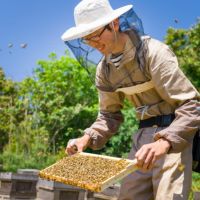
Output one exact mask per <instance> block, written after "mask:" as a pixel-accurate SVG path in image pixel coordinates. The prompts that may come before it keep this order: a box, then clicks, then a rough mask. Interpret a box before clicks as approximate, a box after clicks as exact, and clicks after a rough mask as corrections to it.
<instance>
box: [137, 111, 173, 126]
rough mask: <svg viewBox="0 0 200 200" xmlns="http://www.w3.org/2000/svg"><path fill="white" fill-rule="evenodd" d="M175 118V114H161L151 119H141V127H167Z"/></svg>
mask: <svg viewBox="0 0 200 200" xmlns="http://www.w3.org/2000/svg"><path fill="white" fill-rule="evenodd" d="M174 119H175V114H169V115H159V116H156V117H151V118H149V119H145V120H140V122H139V128H147V127H166V126H169V125H170V124H171V123H172V121H173V120H174Z"/></svg>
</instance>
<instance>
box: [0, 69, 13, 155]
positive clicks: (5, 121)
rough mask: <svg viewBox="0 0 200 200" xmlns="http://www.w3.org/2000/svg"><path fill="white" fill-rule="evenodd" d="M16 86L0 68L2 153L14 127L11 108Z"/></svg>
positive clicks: (0, 141)
mask: <svg viewBox="0 0 200 200" xmlns="http://www.w3.org/2000/svg"><path fill="white" fill-rule="evenodd" d="M15 96H16V86H15V84H14V82H13V81H11V80H8V79H6V77H5V74H4V72H3V70H2V68H1V67H0V119H1V120H0V138H1V140H0V152H2V150H3V147H4V145H5V144H6V143H7V142H8V137H9V132H10V130H11V128H12V127H11V126H12V119H13V117H12V112H11V109H10V107H11V106H14V101H15Z"/></svg>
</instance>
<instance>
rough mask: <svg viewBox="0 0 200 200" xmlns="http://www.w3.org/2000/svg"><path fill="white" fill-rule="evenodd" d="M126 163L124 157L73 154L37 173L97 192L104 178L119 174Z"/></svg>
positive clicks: (46, 177) (42, 176)
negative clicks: (111, 157) (110, 157)
mask: <svg viewBox="0 0 200 200" xmlns="http://www.w3.org/2000/svg"><path fill="white" fill-rule="evenodd" d="M128 165H129V162H127V161H126V160H125V159H109V158H105V157H100V156H89V155H87V154H86V155H84V154H75V155H73V156H69V157H65V158H63V159H62V160H60V161H58V162H57V163H55V164H53V165H52V166H50V167H48V168H46V169H44V170H42V171H40V173H39V175H40V177H41V178H45V179H49V180H53V181H58V182H62V183H65V184H68V185H73V186H77V187H80V188H83V189H87V190H91V191H94V192H99V191H101V186H102V184H103V183H104V182H105V181H106V180H108V179H110V178H111V177H113V176H116V175H117V174H119V173H120V172H121V171H122V170H124V169H125V168H126V167H127V166H128Z"/></svg>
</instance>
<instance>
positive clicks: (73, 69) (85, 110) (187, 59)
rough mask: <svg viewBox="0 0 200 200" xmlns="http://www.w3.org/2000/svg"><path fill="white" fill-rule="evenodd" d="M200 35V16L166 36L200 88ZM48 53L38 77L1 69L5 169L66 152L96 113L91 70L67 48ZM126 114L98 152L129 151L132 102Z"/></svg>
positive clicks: (0, 148)
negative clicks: (14, 76) (13, 75)
mask: <svg viewBox="0 0 200 200" xmlns="http://www.w3.org/2000/svg"><path fill="white" fill-rule="evenodd" d="M199 36H200V21H199V20H197V23H196V24H195V25H194V26H193V27H192V28H190V29H188V30H182V29H178V30H176V29H173V28H170V29H169V30H168V32H167V35H166V40H165V42H166V43H167V44H168V45H169V46H170V47H171V48H172V49H173V51H174V52H175V53H176V55H177V56H178V59H179V62H180V67H181V68H182V69H183V71H184V73H185V74H186V76H187V77H188V78H189V79H190V80H191V81H192V83H193V84H194V85H195V86H196V88H197V89H198V90H200V67H199V66H200V48H199V47H200V37H199ZM49 58H50V59H49V60H48V61H45V60H41V61H39V62H38V64H39V67H38V68H37V69H35V72H34V76H33V77H31V78H26V79H24V80H23V81H22V82H19V83H16V82H13V81H12V80H9V79H7V78H6V77H5V75H4V72H3V70H2V68H0V119H1V120H0V137H1V140H0V152H1V156H0V162H1V163H2V165H3V169H2V170H4V171H16V170H17V169H18V168H37V169H41V168H44V167H46V166H48V165H50V164H51V163H53V162H55V161H56V160H57V159H59V158H61V157H62V156H63V155H64V149H65V146H66V143H67V141H68V140H69V139H70V138H75V137H79V136H80V135H81V134H82V133H83V130H84V129H85V128H87V127H88V126H89V125H90V124H91V123H92V122H93V121H94V120H95V118H96V116H97V113H98V97H97V92H96V89H95V87H94V85H93V84H92V83H91V82H90V79H89V78H88V75H87V72H86V71H85V70H84V69H83V68H82V67H81V66H80V65H79V64H78V63H77V62H76V61H75V60H74V59H73V58H72V57H70V55H69V54H68V53H67V52H66V54H65V56H63V57H61V58H59V59H58V58H57V57H56V54H54V53H52V54H50V56H49ZM94 70H95V68H94ZM123 113H124V116H125V123H124V124H123V125H122V126H121V127H120V130H119V131H118V133H117V134H116V135H115V136H114V137H113V138H112V139H111V140H110V141H109V142H108V143H107V144H106V147H105V148H103V149H102V150H101V151H99V152H98V153H101V154H107V155H112V156H118V157H121V156H122V157H125V156H127V153H128V152H129V150H130V147H131V135H132V133H133V132H134V131H135V130H136V129H137V120H136V118H135V113H134V110H133V108H131V107H130V106H129V104H128V103H126V105H125V107H124V110H123ZM88 151H90V152H91V150H88ZM199 179H200V176H199V175H198V174H193V180H194V181H193V188H194V189H195V190H197V189H199V190H200V183H199V182H198V181H199Z"/></svg>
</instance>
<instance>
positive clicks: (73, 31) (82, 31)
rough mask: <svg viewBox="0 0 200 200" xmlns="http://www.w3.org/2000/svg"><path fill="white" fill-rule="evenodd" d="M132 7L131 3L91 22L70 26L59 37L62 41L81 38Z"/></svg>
mask: <svg viewBox="0 0 200 200" xmlns="http://www.w3.org/2000/svg"><path fill="white" fill-rule="evenodd" d="M132 7H133V6H132V5H127V6H124V7H121V8H118V9H116V10H113V12H112V13H111V14H109V15H106V16H105V17H103V18H101V19H99V20H96V21H95V22H93V23H90V24H84V25H80V26H77V27H72V28H70V29H68V30H67V31H65V32H64V34H63V35H62V36H61V39H62V40H63V41H69V40H75V39H78V38H82V37H84V36H86V35H89V34H91V33H93V32H94V31H96V30H98V29H99V28H101V27H103V26H105V25H107V24H109V23H110V22H112V21H113V20H114V19H116V18H118V17H119V16H120V15H122V14H124V13H126V12H127V11H129V10H130V9H131V8H132Z"/></svg>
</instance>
